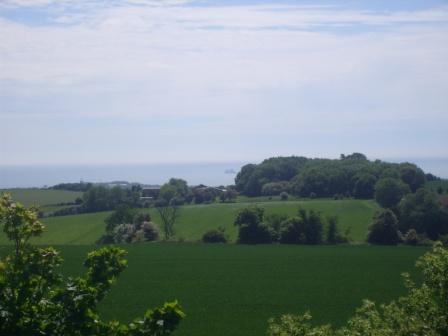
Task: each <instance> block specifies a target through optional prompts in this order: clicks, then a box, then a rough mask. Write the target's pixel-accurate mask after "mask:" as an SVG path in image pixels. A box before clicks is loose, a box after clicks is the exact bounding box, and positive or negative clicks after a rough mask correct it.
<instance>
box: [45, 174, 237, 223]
mask: <svg viewBox="0 0 448 336" xmlns="http://www.w3.org/2000/svg"><path fill="white" fill-rule="evenodd" d="M80 184H81V183H68V184H60V185H57V186H55V187H57V188H63V187H62V186H67V185H69V187H72V186H75V185H77V187H76V188H79V185H80ZM55 187H53V188H55ZM64 188H65V187H64ZM67 190H68V189H67ZM142 191H143V189H142V187H141V186H140V185H137V184H132V185H131V184H128V185H126V186H124V187H123V186H113V187H110V186H108V185H103V184H93V185H92V184H90V183H89V188H87V190H85V191H84V194H83V196H82V198H80V199H79V200H77V202H76V206H72V207H67V208H63V209H60V210H57V211H55V212H53V214H52V215H53V216H64V215H74V214H78V213H87V212H97V211H109V210H115V209H116V208H117V207H118V206H121V205H125V206H128V207H130V208H142V207H149V206H156V207H158V206H163V205H175V206H179V205H184V204H203V203H205V204H208V203H213V202H216V200H219V201H220V202H233V201H234V200H235V199H236V196H237V194H238V193H237V192H236V190H235V189H234V188H233V187H232V186H229V187H224V186H221V187H217V188H215V187H208V186H204V185H199V186H194V187H191V186H188V185H187V182H186V181H185V180H182V179H177V178H171V179H170V180H169V181H168V182H167V183H165V184H164V185H163V186H162V187H161V188H160V191H159V192H158V193H157V196H156V197H152V198H151V199H145V198H142Z"/></svg>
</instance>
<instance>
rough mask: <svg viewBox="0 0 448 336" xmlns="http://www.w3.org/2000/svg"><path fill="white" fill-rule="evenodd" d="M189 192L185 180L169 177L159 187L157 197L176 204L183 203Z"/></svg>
mask: <svg viewBox="0 0 448 336" xmlns="http://www.w3.org/2000/svg"><path fill="white" fill-rule="evenodd" d="M189 192H190V189H189V188H188V185H187V182H186V181H185V180H182V179H177V178H171V179H170V180H169V181H168V183H165V184H164V185H163V186H162V187H161V188H160V193H159V197H158V199H159V200H161V201H164V202H165V203H172V202H175V203H176V204H178V205H182V204H183V203H185V201H186V199H187V196H188V194H189Z"/></svg>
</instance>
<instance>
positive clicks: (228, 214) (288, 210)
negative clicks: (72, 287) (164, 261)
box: [0, 200, 377, 245]
mask: <svg viewBox="0 0 448 336" xmlns="http://www.w3.org/2000/svg"><path fill="white" fill-rule="evenodd" d="M257 204H258V205H259V206H261V207H263V208H265V209H266V214H272V213H278V214H287V215H294V214H295V213H297V209H298V208H299V206H300V207H303V208H305V209H314V210H318V211H322V213H323V214H325V215H336V216H338V218H339V228H340V230H341V231H345V230H346V229H348V228H350V236H351V237H352V239H353V240H354V241H355V242H363V241H364V240H365V236H366V234H367V227H368V225H369V223H370V221H371V219H372V216H373V214H374V212H375V210H376V209H377V205H376V204H375V203H374V202H373V201H361V200H340V201H335V200H309V201H286V202H282V201H270V202H260V203H257ZM250 205H252V203H226V204H221V203H215V204H208V205H188V206H183V207H181V209H180V211H179V214H180V216H179V218H178V220H177V222H176V224H175V233H176V236H175V239H176V240H185V241H198V240H200V239H201V237H202V235H203V234H204V232H206V231H207V230H209V229H213V228H217V227H219V226H222V227H224V228H225V229H226V233H227V234H228V235H229V238H230V240H231V241H232V242H235V241H236V238H237V228H236V227H235V226H234V225H233V221H234V219H235V216H236V213H237V212H238V210H240V209H242V208H244V207H246V206H250ZM142 211H145V212H146V211H148V210H146V209H145V210H142ZM109 213H110V212H98V213H91V214H81V215H72V216H59V217H49V218H44V219H42V221H43V222H44V224H45V225H46V230H45V234H44V235H43V237H42V238H38V239H36V240H35V242H36V243H41V244H76V245H78V244H93V243H94V242H95V241H96V240H97V239H98V238H99V237H100V236H101V235H102V234H103V233H104V227H105V224H104V219H105V218H106V217H107V216H108V215H109ZM150 213H151V216H152V220H153V221H154V222H155V223H156V224H158V225H160V223H161V221H160V217H159V215H158V213H157V211H155V210H154V209H151V210H150ZM5 243H6V241H5V238H4V237H1V236H0V244H5Z"/></svg>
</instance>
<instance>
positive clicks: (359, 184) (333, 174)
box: [235, 153, 436, 199]
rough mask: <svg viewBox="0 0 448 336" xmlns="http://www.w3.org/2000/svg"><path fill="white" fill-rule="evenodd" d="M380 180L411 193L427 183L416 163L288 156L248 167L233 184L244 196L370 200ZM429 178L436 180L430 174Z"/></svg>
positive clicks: (355, 156)
mask: <svg viewBox="0 0 448 336" xmlns="http://www.w3.org/2000/svg"><path fill="white" fill-rule="evenodd" d="M383 178H395V179H399V180H401V181H402V182H403V183H405V184H406V185H407V186H408V187H409V189H410V190H411V191H413V192H415V191H416V190H417V189H418V188H420V187H422V186H423V185H424V184H425V182H426V176H425V173H424V172H423V170H422V169H420V168H419V167H417V166H416V165H415V164H412V163H400V164H397V163H389V162H383V161H380V160H375V161H369V160H368V159H367V158H366V156H365V155H364V154H361V153H353V154H351V155H341V157H340V158H339V159H335V160H332V159H310V158H306V157H299V156H290V157H276V158H270V159H266V160H264V161H263V162H262V163H260V164H247V165H245V166H243V167H242V168H241V171H240V172H239V173H238V175H237V176H236V179H235V185H236V190H237V191H239V192H240V193H242V194H244V195H247V196H261V195H265V196H274V195H280V193H282V192H288V193H291V194H293V195H296V196H299V197H334V196H341V197H355V198H360V199H370V198H373V197H374V192H375V185H376V183H377V182H378V181H379V180H381V179H383ZM428 178H429V179H431V180H433V179H436V177H435V176H434V175H430V174H428Z"/></svg>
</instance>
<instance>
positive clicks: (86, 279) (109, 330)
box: [0, 195, 185, 336]
mask: <svg viewBox="0 0 448 336" xmlns="http://www.w3.org/2000/svg"><path fill="white" fill-rule="evenodd" d="M0 225H1V228H2V231H3V232H4V233H5V234H6V236H7V237H8V239H9V240H10V241H11V242H12V243H13V246H14V249H13V251H12V253H11V254H10V255H8V256H6V257H5V258H2V259H1V260H0V335H48V336H60V335H70V336H89V335H97V336H144V335H147V336H154V335H169V334H171V333H172V332H173V331H174V330H175V329H176V328H177V326H178V324H179V322H180V321H181V320H182V319H183V318H184V316H185V315H184V313H183V312H182V310H181V307H180V306H179V304H178V303H177V302H176V301H174V302H170V303H165V304H164V305H163V306H162V307H159V308H155V309H153V310H148V311H147V312H146V313H145V315H144V316H143V317H142V318H138V319H135V320H134V321H133V322H131V323H129V324H123V323H120V322H118V321H109V322H106V321H102V320H101V319H100V316H99V313H98V309H97V306H98V304H99V302H100V301H101V300H102V299H103V298H104V297H105V296H106V294H107V293H108V291H109V290H110V288H111V286H112V284H113V283H114V282H115V281H116V279H117V277H118V276H119V275H120V274H121V272H122V271H123V270H124V269H125V268H126V265H127V262H126V260H125V259H124V256H125V251H124V250H122V249H120V248H117V247H107V248H101V249H99V250H96V251H93V252H90V253H89V254H88V255H87V258H86V260H85V262H84V266H85V267H86V268H87V272H86V274H85V275H84V276H82V277H74V278H68V279H64V278H63V277H62V276H61V275H60V274H59V273H58V272H57V268H58V267H59V266H60V265H61V263H62V258H61V257H60V256H59V253H58V252H57V251H56V250H55V249H54V248H52V247H48V248H37V247H35V246H32V245H31V244H30V243H29V239H30V238H31V237H36V236H39V235H41V233H42V231H43V225H42V224H41V223H40V222H39V221H38V219H37V215H36V212H35V210H34V209H26V208H25V207H24V206H22V205H21V204H18V203H14V202H13V201H12V199H11V197H10V196H8V195H5V196H2V197H1V199H0Z"/></svg>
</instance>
